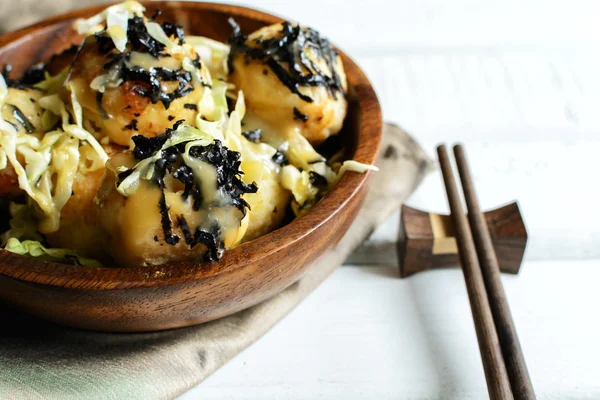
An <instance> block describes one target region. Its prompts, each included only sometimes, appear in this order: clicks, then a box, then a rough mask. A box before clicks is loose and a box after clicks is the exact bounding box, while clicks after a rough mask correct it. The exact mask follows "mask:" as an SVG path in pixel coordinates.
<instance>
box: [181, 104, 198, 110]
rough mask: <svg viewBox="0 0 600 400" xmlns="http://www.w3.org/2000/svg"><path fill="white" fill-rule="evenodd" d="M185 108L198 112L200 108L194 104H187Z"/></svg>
mask: <svg viewBox="0 0 600 400" xmlns="http://www.w3.org/2000/svg"><path fill="white" fill-rule="evenodd" d="M183 108H187V109H188V110H194V111H198V106H197V105H196V104H192V103H185V104H184V105H183Z"/></svg>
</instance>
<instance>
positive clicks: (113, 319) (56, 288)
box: [0, 2, 382, 331]
mask: <svg viewBox="0 0 600 400" xmlns="http://www.w3.org/2000/svg"><path fill="white" fill-rule="evenodd" d="M145 5H146V7H147V9H148V11H147V12H148V13H150V14H151V13H152V12H153V11H154V10H155V9H157V8H161V10H162V11H163V17H164V18H165V19H173V20H176V21H177V22H178V23H180V24H182V25H183V26H184V29H186V31H187V32H189V33H190V34H195V35H204V36H208V37H211V38H214V39H217V40H225V39H226V37H227V36H228V35H229V33H230V27H229V25H228V24H227V22H226V21H227V19H228V18H229V17H231V16H233V17H234V18H235V19H236V21H237V22H238V23H239V24H240V26H241V27H242V31H244V32H250V31H253V30H255V29H257V28H259V27H261V26H264V25H266V24H270V23H275V22H277V21H280V19H279V18H277V17H274V16H272V15H269V14H266V13H262V12H259V11H255V10H251V9H248V8H244V7H237V6H230V5H219V4H211V3H191V2H169V3H158V2H151V3H150V2H148V3H145ZM101 9H103V7H102V6H99V7H93V8H88V9H84V10H79V11H76V12H71V13H68V14H64V15H61V16H58V17H54V18H51V19H48V20H45V21H43V22H41V23H39V24H36V25H34V26H31V27H27V28H23V29H21V30H19V31H16V32H13V33H8V34H6V35H3V36H1V37H0V66H2V65H4V64H7V63H10V64H12V65H13V67H14V71H15V73H16V74H18V73H20V72H22V71H24V70H25V69H26V68H27V67H28V66H29V65H32V64H34V63H36V62H40V61H45V60H47V59H48V58H49V57H50V56H51V55H52V54H53V53H55V52H57V51H60V50H62V49H65V48H68V47H69V46H71V44H73V43H76V42H77V41H78V40H80V37H78V36H77V35H75V34H74V33H73V31H72V29H71V24H72V22H73V20H74V19H76V18H80V17H87V16H91V15H93V14H95V13H97V12H99V11H100V10H101ZM341 56H342V60H343V63H344V67H345V69H346V73H347V76H348V82H349V86H350V88H351V90H350V95H349V100H350V107H349V113H348V116H347V118H346V122H345V125H344V128H343V130H342V132H341V135H343V137H344V142H345V143H344V144H345V147H346V148H348V149H353V150H354V151H353V152H351V153H352V154H350V156H351V157H352V159H354V160H356V161H358V162H362V163H368V164H371V163H373V162H374V161H375V158H376V155H377V152H378V148H379V143H380V140H381V124H382V122H381V110H380V107H379V103H378V100H377V97H376V95H375V92H374V91H373V89H372V87H371V84H370V82H369V81H368V79H367V78H366V76H365V75H364V74H363V72H362V71H361V70H360V68H358V67H357V66H356V64H354V62H353V61H352V60H351V59H350V58H349V57H348V56H346V55H345V54H343V53H342V54H341ZM368 176H369V174H368V173H367V174H357V173H353V172H350V173H347V174H345V175H344V177H343V178H342V179H341V180H340V182H339V183H338V184H337V185H336V187H335V188H334V189H333V190H332V191H331V192H330V193H329V194H328V195H327V196H326V197H325V198H324V199H323V200H322V201H321V202H320V203H319V204H317V205H316V206H315V207H314V208H313V209H312V210H311V211H310V212H309V213H307V214H306V215H305V216H303V217H301V218H298V219H297V220H294V221H293V222H291V223H290V224H288V225H286V226H284V227H282V228H280V229H278V230H276V231H274V232H272V233H270V234H268V235H265V236H263V237H261V238H258V239H256V240H254V241H251V242H248V243H245V244H243V245H241V246H239V247H237V248H235V249H232V250H229V251H226V252H225V254H224V256H223V258H222V259H221V260H220V261H219V262H214V263H202V262H195V261H190V262H179V263H173V264H165V265H160V266H154V267H143V268H128V269H122V268H81V267H75V266H69V265H64V264H57V263H52V262H45V261H40V260H36V259H32V258H28V257H24V256H19V255H16V254H13V253H9V252H6V251H0V299H1V300H3V301H6V302H9V303H11V304H13V305H15V306H17V307H19V308H21V309H23V310H25V311H27V312H30V313H32V314H34V315H37V316H40V317H43V318H47V319H50V320H52V321H55V322H58V323H61V324H65V325H70V326H75V327H81V328H87V329H98V330H109V331H148V330H160V329H168V328H173V327H180V326H187V325H192V324H197V323H201V322H205V321H209V320H212V319H215V318H219V317H222V316H225V315H229V314H232V313H234V312H236V311H239V310H241V309H244V308H247V307H250V306H252V305H254V304H256V303H258V302H259V301H261V300H263V299H265V298H268V297H269V296H272V295H273V294H275V293H278V292H279V291H281V290H282V289H284V288H285V287H287V286H289V285H290V284H292V283H293V282H294V281H296V280H297V279H298V278H299V277H300V276H301V275H302V273H303V272H304V271H306V269H307V268H308V267H309V266H310V264H311V262H312V261H314V260H315V259H317V258H318V257H319V256H320V255H321V254H323V253H324V252H325V251H327V250H328V249H329V248H331V247H332V246H333V245H334V244H335V243H336V242H337V241H338V240H339V239H340V238H341V236H342V235H343V234H344V232H345V231H346V230H347V229H348V227H349V225H350V223H351V222H352V220H353V218H354V216H355V215H356V212H357V210H358V208H359V207H360V205H361V203H362V200H363V197H364V195H365V193H366V192H365V190H366V182H367V180H368Z"/></svg>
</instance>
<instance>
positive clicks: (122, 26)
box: [73, 0, 146, 52]
mask: <svg viewBox="0 0 600 400" xmlns="http://www.w3.org/2000/svg"><path fill="white" fill-rule="evenodd" d="M144 11H146V8H145V7H144V6H143V5H141V4H140V3H138V2H137V1H133V0H128V1H125V2H123V3H120V4H115V5H114V6H110V7H108V8H107V9H106V10H104V11H102V12H100V13H98V14H96V15H94V16H93V17H91V18H88V19H78V20H77V21H75V23H74V24H73V27H74V28H75V30H76V31H77V33H79V34H80V35H83V34H86V35H93V34H94V33H98V32H99V31H101V30H102V29H104V28H103V26H102V24H103V23H104V22H105V21H106V31H107V32H108V34H109V36H110V37H111V39H112V41H113V43H114V44H115V47H116V48H117V50H119V51H121V52H122V51H124V50H125V46H126V44H127V21H128V20H129V19H130V18H133V17H134V16H137V17H143V16H144Z"/></svg>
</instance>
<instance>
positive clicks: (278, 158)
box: [271, 150, 290, 167]
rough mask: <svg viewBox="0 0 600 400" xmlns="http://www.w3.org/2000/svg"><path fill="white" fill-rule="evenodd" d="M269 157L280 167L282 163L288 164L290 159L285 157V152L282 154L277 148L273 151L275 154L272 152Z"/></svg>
mask: <svg viewBox="0 0 600 400" xmlns="http://www.w3.org/2000/svg"><path fill="white" fill-rule="evenodd" d="M271 159H272V160H273V161H274V162H275V163H276V164H279V165H281V166H282V167H283V166H284V165H288V164H289V163H290V161H289V160H288V158H287V157H286V155H285V154H283V153H282V152H281V151H279V150H277V151H276V152H275V154H273V157H271Z"/></svg>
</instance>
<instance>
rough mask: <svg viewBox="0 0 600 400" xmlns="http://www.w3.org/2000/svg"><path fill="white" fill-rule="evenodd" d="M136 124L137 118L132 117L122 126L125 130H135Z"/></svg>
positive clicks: (136, 128)
mask: <svg viewBox="0 0 600 400" xmlns="http://www.w3.org/2000/svg"><path fill="white" fill-rule="evenodd" d="M137 124H138V120H137V119H135V118H134V119H132V120H131V122H130V123H129V124H127V125H125V127H124V128H125V129H127V130H133V131H137V130H138V126H137Z"/></svg>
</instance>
